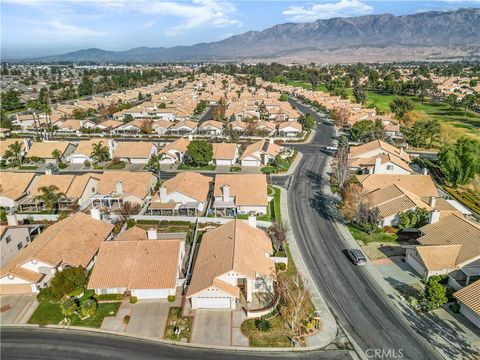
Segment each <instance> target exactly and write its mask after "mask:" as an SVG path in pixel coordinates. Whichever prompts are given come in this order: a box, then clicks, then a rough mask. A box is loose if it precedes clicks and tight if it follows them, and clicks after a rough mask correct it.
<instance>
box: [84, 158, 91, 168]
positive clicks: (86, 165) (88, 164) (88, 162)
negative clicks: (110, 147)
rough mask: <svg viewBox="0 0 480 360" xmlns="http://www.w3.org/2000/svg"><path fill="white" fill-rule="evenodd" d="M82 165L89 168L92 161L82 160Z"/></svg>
mask: <svg viewBox="0 0 480 360" xmlns="http://www.w3.org/2000/svg"><path fill="white" fill-rule="evenodd" d="M83 166H85V167H86V168H89V167H90V166H92V163H91V162H90V161H88V160H85V161H84V162H83Z"/></svg>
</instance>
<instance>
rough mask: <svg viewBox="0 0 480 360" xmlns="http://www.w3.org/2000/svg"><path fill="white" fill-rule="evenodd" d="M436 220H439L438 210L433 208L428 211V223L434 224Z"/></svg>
mask: <svg viewBox="0 0 480 360" xmlns="http://www.w3.org/2000/svg"><path fill="white" fill-rule="evenodd" d="M438 220H440V211H438V210H433V211H432V212H431V213H430V221H429V222H428V223H429V224H435V223H436V222H438Z"/></svg>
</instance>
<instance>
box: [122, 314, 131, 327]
mask: <svg viewBox="0 0 480 360" xmlns="http://www.w3.org/2000/svg"><path fill="white" fill-rule="evenodd" d="M123 322H124V323H125V325H128V323H129V322H130V315H125V316H124V317H123Z"/></svg>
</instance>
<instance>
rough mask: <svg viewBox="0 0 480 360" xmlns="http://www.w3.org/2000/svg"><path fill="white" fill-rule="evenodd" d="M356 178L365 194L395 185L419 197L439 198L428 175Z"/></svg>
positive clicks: (382, 175)
mask: <svg viewBox="0 0 480 360" xmlns="http://www.w3.org/2000/svg"><path fill="white" fill-rule="evenodd" d="M356 178H357V180H358V182H359V183H360V185H362V188H363V189H364V190H365V192H366V193H370V192H372V191H375V190H378V189H383V188H386V187H388V186H391V185H397V186H399V187H401V188H402V189H405V190H407V191H410V192H412V193H414V194H416V195H418V196H420V197H428V198H430V197H432V196H433V197H436V198H438V197H439V196H440V195H439V193H438V190H437V188H436V187H435V184H434V183H433V180H432V178H431V177H430V175H392V174H367V175H356Z"/></svg>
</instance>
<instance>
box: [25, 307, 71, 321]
mask: <svg viewBox="0 0 480 360" xmlns="http://www.w3.org/2000/svg"><path fill="white" fill-rule="evenodd" d="M64 318H65V317H64V316H63V314H62V311H61V310H60V304H59V303H40V304H38V307H37V309H36V310H35V312H34V313H33V314H32V317H31V318H30V320H28V323H29V324H39V325H58V323H59V322H60V321H62V320H63V319H64Z"/></svg>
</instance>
